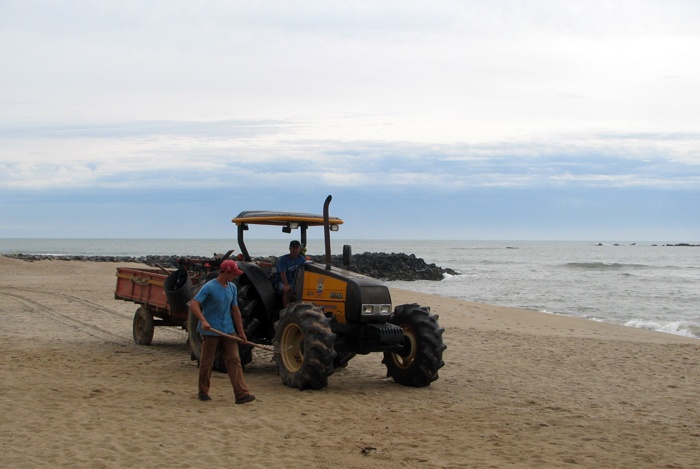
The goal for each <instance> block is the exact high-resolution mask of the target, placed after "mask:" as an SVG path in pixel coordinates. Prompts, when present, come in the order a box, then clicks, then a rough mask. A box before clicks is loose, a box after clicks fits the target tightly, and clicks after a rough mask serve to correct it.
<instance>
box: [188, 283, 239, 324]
mask: <svg viewBox="0 0 700 469" xmlns="http://www.w3.org/2000/svg"><path fill="white" fill-rule="evenodd" d="M194 299H195V300H197V301H199V302H200V303H201V305H202V314H203V315H204V318H205V319H206V320H207V322H208V323H209V325H210V326H211V327H212V328H214V329H216V330H218V331H221V332H223V333H225V334H231V333H233V332H234V330H235V329H234V327H233V318H232V317H231V308H232V307H234V306H238V289H237V288H236V285H234V284H233V283H231V282H228V283H227V284H226V287H222V286H221V284H220V283H219V282H218V281H216V280H210V281H209V282H207V283H205V284H204V286H202V288H200V289H199V292H198V293H197V295H196V296H195V297H194ZM197 332H199V333H200V334H205V335H217V334H216V332H211V331H205V330H203V329H202V323H201V322H200V323H199V324H198V325H197Z"/></svg>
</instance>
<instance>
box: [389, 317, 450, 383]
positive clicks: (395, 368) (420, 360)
mask: <svg viewBox="0 0 700 469" xmlns="http://www.w3.org/2000/svg"><path fill="white" fill-rule="evenodd" d="M437 320H438V316H437V315H435V314H430V311H428V309H426V308H424V307H422V306H419V305H417V304H409V305H401V306H397V307H396V309H395V310H394V314H392V316H391V319H390V322H391V323H392V324H396V325H397V326H400V327H401V328H402V329H403V331H404V350H403V351H402V352H401V353H394V352H384V359H383V360H382V363H384V364H385V365H386V375H387V376H388V377H390V378H393V379H394V381H395V382H397V383H400V384H403V385H405V386H414V387H417V388H420V387H424V386H429V385H430V383H432V382H433V381H435V380H436V379H438V370H439V369H440V368H442V367H443V366H444V365H445V362H444V361H443V360H442V352H444V350H445V349H446V348H447V346H446V345H445V344H444V343H443V341H442V333H443V332H444V331H445V329H443V328H441V327H440V325H439V324H438V322H437Z"/></svg>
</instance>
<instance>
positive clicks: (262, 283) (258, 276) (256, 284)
mask: <svg viewBox="0 0 700 469" xmlns="http://www.w3.org/2000/svg"><path fill="white" fill-rule="evenodd" d="M238 268H239V269H241V270H242V271H243V273H244V274H245V275H246V277H247V278H248V281H249V282H250V284H251V285H252V286H253V288H254V289H255V291H256V292H257V293H258V296H259V297H260V301H262V303H263V305H264V306H265V311H266V313H267V314H268V316H269V315H270V314H272V310H273V308H274V306H275V290H274V289H273V288H272V282H271V281H270V278H269V277H268V275H267V274H266V273H265V271H264V270H263V269H262V268H260V266H259V265H257V264H255V263H253V262H243V261H240V262H238Z"/></svg>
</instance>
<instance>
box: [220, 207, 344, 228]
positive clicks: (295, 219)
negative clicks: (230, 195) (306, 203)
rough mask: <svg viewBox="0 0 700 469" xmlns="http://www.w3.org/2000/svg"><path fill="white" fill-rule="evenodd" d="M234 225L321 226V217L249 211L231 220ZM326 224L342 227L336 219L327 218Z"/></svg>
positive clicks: (306, 214) (338, 219)
mask: <svg viewBox="0 0 700 469" xmlns="http://www.w3.org/2000/svg"><path fill="white" fill-rule="evenodd" d="M231 221H232V222H233V223H235V224H236V225H239V226H241V225H273V226H289V225H293V224H297V225H305V226H323V215H314V214H312V213H299V212H271V211H267V210H250V211H245V212H241V213H239V214H238V216H237V217H236V218H234V219H233V220H231ZM328 223H329V225H331V227H332V226H333V225H335V226H336V228H337V225H342V224H343V220H341V219H340V218H338V217H329V218H328Z"/></svg>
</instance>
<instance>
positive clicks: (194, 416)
mask: <svg viewBox="0 0 700 469" xmlns="http://www.w3.org/2000/svg"><path fill="white" fill-rule="evenodd" d="M118 265H120V266H124V265H128V264H112V263H94V262H75V261H60V260H53V261H39V262H25V261H20V260H15V259H8V258H5V257H0V272H1V273H0V312H1V314H0V331H1V332H0V333H1V334H2V340H0V347H1V348H2V350H1V351H0V371H1V376H2V380H1V383H0V416H1V418H0V422H1V423H0V430H1V435H2V436H0V441H1V442H2V449H1V451H0V467H22V468H25V467H95V468H100V467H106V468H124V467H172V468H177V467H193V466H198V467H224V466H234V467H235V466H238V467H246V468H256V467H260V468H263V467H264V468H269V467H292V468H293V467H304V468H331V467H337V468H395V467H519V468H525V467H592V468H593V467H595V468H603V467H624V468H632V467H635V468H642V467H650V468H663V467H666V468H676V467H700V405H699V403H700V371H699V370H698V361H699V359H700V342H699V341H698V340H695V339H690V338H683V337H678V336H672V335H667V334H661V333H654V332H650V331H644V330H639V329H632V328H625V327H622V326H615V325H610V324H600V323H596V322H593V321H586V320H581V319H576V318H569V317H563V316H555V315H549V314H544V313H537V312H531V311H524V310H517V309H511V308H503V307H497V306H489V305H484V304H477V303H470V302H466V301H458V300H454V299H449V298H442V297H436V296H430V295H422V294H418V293H413V292H409V291H405V290H392V295H393V299H394V304H395V305H397V304H401V303H409V302H416V303H420V304H423V305H429V306H430V307H431V308H432V310H433V312H435V313H438V314H439V315H440V324H441V326H442V327H444V328H445V335H444V340H445V343H446V344H447V350H446V351H445V355H444V359H445V367H444V368H443V369H441V370H440V379H439V380H437V381H435V382H434V383H433V384H432V385H431V386H430V387H427V388H420V389H415V388H408V387H404V386H401V385H398V384H396V383H393V382H392V381H391V380H390V379H388V378H386V377H385V368H384V365H382V364H381V355H379V354H370V355H367V356H362V357H356V358H355V359H353V360H352V361H351V362H350V364H349V366H348V367H347V368H346V369H341V370H339V371H337V372H336V373H335V374H333V375H332V376H331V377H330V379H329V386H328V387H327V388H325V389H323V390H320V391H298V390H296V389H290V388H287V387H285V386H284V385H282V383H281V380H280V378H279V377H278V376H277V375H276V374H275V367H274V364H273V362H272V361H271V357H270V354H269V353H267V352H264V351H260V352H256V354H255V358H254V360H253V362H252V363H251V364H250V365H249V366H248V367H246V373H245V376H246V380H247V382H248V385H249V387H250V389H251V391H252V392H253V393H254V394H255V395H256V396H257V400H256V401H255V402H253V403H250V404H245V405H234V402H233V396H232V391H231V388H230V384H229V382H228V378H227V377H226V375H223V374H221V373H214V377H213V384H212V397H213V400H212V401H211V402H200V401H199V400H197V398H196V390H197V384H196V383H197V367H196V363H195V362H193V361H191V360H190V354H189V350H188V348H187V346H186V344H185V340H186V334H185V332H184V331H183V330H181V329H177V328H165V327H160V328H156V332H155V338H154V343H153V345H151V346H137V345H135V344H134V343H133V339H132V330H131V328H132V322H131V321H132V317H133V314H134V312H135V310H136V308H137V305H135V304H133V303H130V302H125V301H121V300H114V297H113V291H114V286H115V282H116V278H115V271H116V267H117V266H118Z"/></svg>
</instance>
